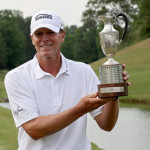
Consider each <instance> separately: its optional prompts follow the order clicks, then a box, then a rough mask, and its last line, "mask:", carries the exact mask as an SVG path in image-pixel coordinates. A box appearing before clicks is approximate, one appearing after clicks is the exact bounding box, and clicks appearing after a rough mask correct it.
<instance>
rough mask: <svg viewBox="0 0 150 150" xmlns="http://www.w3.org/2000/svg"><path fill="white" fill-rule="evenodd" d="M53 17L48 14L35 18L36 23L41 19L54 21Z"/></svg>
mask: <svg viewBox="0 0 150 150" xmlns="http://www.w3.org/2000/svg"><path fill="white" fill-rule="evenodd" d="M52 17H53V16H52V15H48V14H39V15H37V16H36V17H35V21H37V20H39V19H44V18H46V19H52Z"/></svg>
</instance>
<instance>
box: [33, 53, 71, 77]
mask: <svg viewBox="0 0 150 150" xmlns="http://www.w3.org/2000/svg"><path fill="white" fill-rule="evenodd" d="M61 60H62V64H61V67H60V70H59V72H58V74H57V76H56V78H57V77H58V76H59V75H61V74H63V73H65V74H67V75H69V74H70V71H69V64H68V59H66V58H65V57H64V56H63V54H62V53H61ZM33 68H34V71H35V77H36V79H40V78H42V77H44V76H52V75H51V74H50V73H47V72H45V71H43V70H42V69H41V67H40V65H39V62H38V59H37V57H36V55H35V56H34V58H33Z"/></svg>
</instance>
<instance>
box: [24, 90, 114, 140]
mask: <svg viewBox="0 0 150 150" xmlns="http://www.w3.org/2000/svg"><path fill="white" fill-rule="evenodd" d="M109 101H112V98H110V99H107V100H106V99H99V98H97V93H95V94H91V95H87V96H85V97H84V98H82V99H81V100H80V102H79V103H78V104H77V105H76V106H74V107H72V108H70V109H68V110H66V111H64V112H61V113H59V114H56V115H48V116H40V117H37V118H35V119H32V120H30V121H28V122H26V123H24V124H23V125H22V126H23V128H24V129H25V131H26V132H27V133H28V134H29V136H31V137H32V138H33V139H34V140H37V139H39V138H42V137H44V136H47V135H50V134H53V133H55V132H57V131H59V130H61V129H63V128H65V127H67V126H68V125H70V124H71V123H72V122H74V121H75V120H77V119H78V118H80V117H81V116H83V115H84V114H86V113H87V112H91V111H93V110H95V109H97V108H99V107H100V106H102V105H104V104H105V103H107V102H109Z"/></svg>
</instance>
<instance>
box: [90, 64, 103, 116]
mask: <svg viewBox="0 0 150 150" xmlns="http://www.w3.org/2000/svg"><path fill="white" fill-rule="evenodd" d="M87 77H88V78H87V87H88V94H91V93H96V92H97V91H98V87H97V86H98V84H100V81H99V79H98V77H97V75H96V74H95V72H94V71H93V69H92V68H91V66H90V65H89V69H88V76H87ZM103 107H104V105H103V106H101V107H99V108H98V109H96V110H94V111H92V112H90V114H91V116H92V117H93V118H95V117H96V116H97V115H99V114H101V113H102V111H103Z"/></svg>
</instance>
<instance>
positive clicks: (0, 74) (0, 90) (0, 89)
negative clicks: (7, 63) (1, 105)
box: [0, 70, 7, 102]
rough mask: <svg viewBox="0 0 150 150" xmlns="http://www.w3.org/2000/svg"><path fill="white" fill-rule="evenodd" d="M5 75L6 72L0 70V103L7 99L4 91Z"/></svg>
mask: <svg viewBox="0 0 150 150" xmlns="http://www.w3.org/2000/svg"><path fill="white" fill-rule="evenodd" d="M6 73H7V71H6V70H0V102H1V101H4V99H5V98H6V97H7V94H6V90H5V87H4V77H5V75H6Z"/></svg>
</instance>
